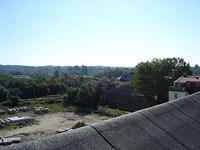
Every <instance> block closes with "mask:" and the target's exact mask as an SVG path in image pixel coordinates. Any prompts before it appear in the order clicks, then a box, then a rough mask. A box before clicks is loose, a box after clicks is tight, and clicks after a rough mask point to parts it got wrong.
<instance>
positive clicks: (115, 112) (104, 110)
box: [95, 106, 128, 117]
mask: <svg viewBox="0 0 200 150" xmlns="http://www.w3.org/2000/svg"><path fill="white" fill-rule="evenodd" d="M95 112H96V113H98V114H101V115H105V116H109V117H118V116H121V115H125V114H128V112H127V111H122V110H119V109H113V108H109V107H107V106H99V107H98V109H97V110H96V111H95Z"/></svg>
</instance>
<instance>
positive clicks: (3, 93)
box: [0, 85, 9, 101]
mask: <svg viewBox="0 0 200 150" xmlns="http://www.w3.org/2000/svg"><path fill="white" fill-rule="evenodd" d="M8 93H9V92H8V90H7V89H6V88H5V87H3V86H1V85H0V101H6V100H7V97H8Z"/></svg>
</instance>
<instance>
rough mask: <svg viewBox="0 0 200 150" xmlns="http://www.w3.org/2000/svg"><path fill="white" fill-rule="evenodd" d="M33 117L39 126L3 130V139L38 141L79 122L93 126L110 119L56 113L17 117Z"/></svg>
mask: <svg viewBox="0 0 200 150" xmlns="http://www.w3.org/2000/svg"><path fill="white" fill-rule="evenodd" d="M25 115H27V116H32V117H34V119H35V120H37V121H38V123H37V124H35V125H32V126H27V127H23V128H18V129H13V130H1V131H0V135H1V136H3V137H10V136H19V137H21V139H22V142H25V141H29V140H34V139H38V138H41V137H45V136H48V135H53V134H57V131H58V130H61V129H62V130H69V129H71V127H72V126H73V125H74V124H76V123H77V122H79V121H82V122H84V123H85V124H93V123H95V122H99V121H102V120H105V119H108V117H105V116H100V115H97V114H87V113H80V112H54V113H48V114H45V115H35V114H33V112H27V113H19V114H17V116H25Z"/></svg>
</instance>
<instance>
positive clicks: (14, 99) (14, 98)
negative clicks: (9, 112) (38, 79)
mask: <svg viewBox="0 0 200 150" xmlns="http://www.w3.org/2000/svg"><path fill="white" fill-rule="evenodd" d="M19 99H20V98H19V96H10V98H9V105H10V106H17V105H18V103H19Z"/></svg>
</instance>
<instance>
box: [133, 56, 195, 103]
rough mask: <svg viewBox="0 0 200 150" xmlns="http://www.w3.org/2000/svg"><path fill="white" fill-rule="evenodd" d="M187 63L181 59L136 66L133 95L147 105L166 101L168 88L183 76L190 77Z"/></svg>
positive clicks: (156, 60) (155, 60)
mask: <svg viewBox="0 0 200 150" xmlns="http://www.w3.org/2000/svg"><path fill="white" fill-rule="evenodd" d="M191 74H192V72H191V70H190V65H189V63H186V62H185V61H184V59H182V58H165V59H153V60H152V61H150V62H149V61H147V62H142V63H140V64H138V65H137V66H136V70H135V74H134V79H133V86H134V95H135V96H140V97H143V98H144V99H146V100H147V101H148V104H149V105H153V104H159V103H163V102H166V101H168V88H169V86H170V85H172V84H173V81H174V80H176V79H177V78H179V77H180V76H183V75H191Z"/></svg>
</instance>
